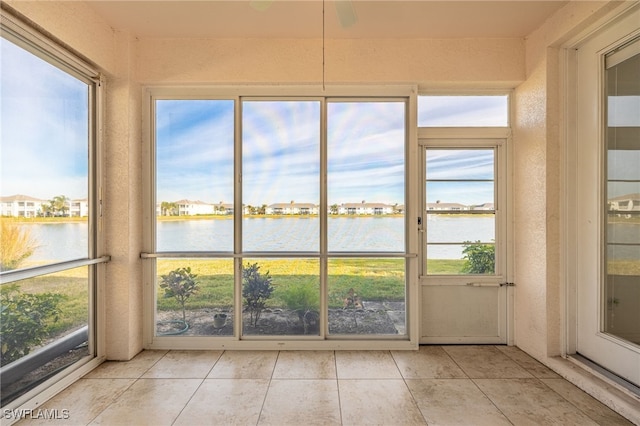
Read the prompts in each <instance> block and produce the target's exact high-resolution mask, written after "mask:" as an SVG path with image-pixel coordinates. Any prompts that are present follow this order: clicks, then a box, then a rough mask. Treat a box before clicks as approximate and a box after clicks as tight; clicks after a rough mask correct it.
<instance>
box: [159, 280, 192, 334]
mask: <svg viewBox="0 0 640 426" xmlns="http://www.w3.org/2000/svg"><path fill="white" fill-rule="evenodd" d="M196 277H197V275H195V274H192V273H191V268H177V269H174V270H173V271H171V272H169V273H168V274H167V275H161V276H160V288H162V289H164V297H166V298H172V297H173V298H174V299H176V300H177V301H178V303H179V304H180V306H181V307H182V321H184V322H186V312H185V304H186V303H187V299H189V297H191V295H193V294H194V293H196V292H197V291H198V290H199V287H198V283H197V282H196Z"/></svg>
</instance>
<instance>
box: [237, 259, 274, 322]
mask: <svg viewBox="0 0 640 426" xmlns="http://www.w3.org/2000/svg"><path fill="white" fill-rule="evenodd" d="M271 281H272V278H271V276H270V275H269V271H267V272H266V273H265V274H261V273H260V267H259V266H258V264H257V263H254V264H253V265H252V264H249V263H247V266H243V267H242V297H244V300H245V303H246V305H247V308H248V309H249V314H250V324H251V325H253V326H255V325H256V324H257V323H258V319H259V318H260V313H261V312H262V310H263V309H264V306H265V302H266V301H267V299H269V298H270V297H271V293H273V290H274V288H273V286H272V285H271Z"/></svg>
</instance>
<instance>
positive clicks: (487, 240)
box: [425, 148, 496, 275]
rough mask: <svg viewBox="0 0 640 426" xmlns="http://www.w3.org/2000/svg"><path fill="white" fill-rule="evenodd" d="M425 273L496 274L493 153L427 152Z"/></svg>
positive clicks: (442, 149)
mask: <svg viewBox="0 0 640 426" xmlns="http://www.w3.org/2000/svg"><path fill="white" fill-rule="evenodd" d="M425 188H426V196H425V199H426V206H425V212H426V218H427V220H426V224H425V226H426V253H427V255H426V272H427V274H428V275H437V274H446V275H457V274H489V275H493V274H495V272H496V269H495V241H496V213H495V201H494V200H495V149H459V148H446V149H445V148H427V151H426V185H425Z"/></svg>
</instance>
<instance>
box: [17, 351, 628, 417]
mask: <svg viewBox="0 0 640 426" xmlns="http://www.w3.org/2000/svg"><path fill="white" fill-rule="evenodd" d="M43 408H45V409H50V410H68V413H69V419H68V420H56V421H55V424H60V425H63V424H64V425H69V424H73V425H153V426H158V425H189V426H198V425H316V424H317V425H340V424H342V425H414V424H416V425H419V424H429V425H492V426H493V425H510V424H513V425H580V426H583V425H630V424H631V423H630V422H628V421H627V420H625V419H624V418H622V417H621V416H619V415H618V414H616V413H615V412H613V411H612V410H610V409H609V408H607V407H606V406H604V405H603V404H601V403H600V402H598V401H596V400H595V399H593V398H592V397H590V396H589V395H587V394H586V393H584V392H582V391H581V390H579V389H578V388H576V387H575V386H573V385H572V384H570V383H569V382H567V381H565V380H564V379H562V378H560V377H559V376H557V375H556V374H555V373H554V372H552V371H551V370H549V369H547V368H546V367H544V366H543V365H541V364H540V363H538V362H537V361H535V360H534V359H532V358H531V357H529V356H528V355H526V354H525V353H524V352H522V351H520V350H519V349H517V348H514V347H505V346H422V347H420V350H419V351H336V352H334V351H282V352H277V351H144V352H142V353H140V354H139V355H138V356H136V357H135V358H134V359H133V360H131V361H129V362H107V363H104V364H102V365H101V366H100V367H98V368H97V369H95V370H94V371H92V372H91V373H90V374H88V375H87V376H85V377H84V378H82V379H81V380H79V381H78V382H76V383H75V384H74V385H72V386H71V387H69V388H68V389H66V390H65V391H63V392H61V393H60V394H58V395H57V396H56V397H54V398H53V399H51V400H50V401H48V402H47V403H46V404H45V405H44V406H43ZM37 423H38V421H36V420H23V421H21V422H20V424H21V425H27V424H37ZM47 424H52V423H51V421H50V422H49V423H47Z"/></svg>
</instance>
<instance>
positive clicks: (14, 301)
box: [0, 284, 64, 365]
mask: <svg viewBox="0 0 640 426" xmlns="http://www.w3.org/2000/svg"><path fill="white" fill-rule="evenodd" d="M63 299H64V296H63V295H60V294H54V293H41V294H30V293H22V292H20V290H19V289H18V286H17V285H15V284H14V285H9V286H4V288H3V289H2V293H1V294H0V348H1V350H2V363H1V365H5V364H8V363H10V362H13V361H15V360H17V359H20V358H22V357H23V356H25V355H27V354H28V353H29V352H31V349H32V348H33V347H34V346H37V345H39V344H41V343H42V340H43V339H44V338H45V337H46V336H47V334H48V326H49V325H50V324H53V323H55V322H57V321H58V318H59V315H60V313H61V310H60V308H59V304H60V302H61V301H62V300H63Z"/></svg>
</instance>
